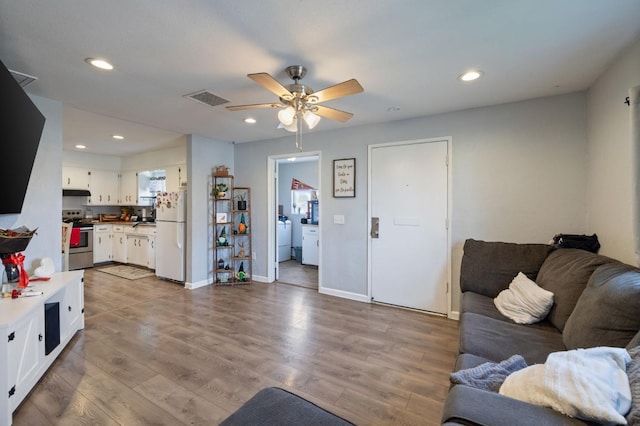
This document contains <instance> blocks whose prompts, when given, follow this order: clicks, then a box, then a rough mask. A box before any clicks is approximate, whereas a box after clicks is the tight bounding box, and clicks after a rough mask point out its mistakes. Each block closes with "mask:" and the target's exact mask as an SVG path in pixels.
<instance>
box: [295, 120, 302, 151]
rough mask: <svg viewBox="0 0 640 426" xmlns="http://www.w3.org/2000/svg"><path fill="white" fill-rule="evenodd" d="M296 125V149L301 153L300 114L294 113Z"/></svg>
mask: <svg viewBox="0 0 640 426" xmlns="http://www.w3.org/2000/svg"><path fill="white" fill-rule="evenodd" d="M296 122H297V123H296V124H297V126H298V129H297V130H296V148H298V150H300V151H302V117H301V114H300V112H298V113H296Z"/></svg>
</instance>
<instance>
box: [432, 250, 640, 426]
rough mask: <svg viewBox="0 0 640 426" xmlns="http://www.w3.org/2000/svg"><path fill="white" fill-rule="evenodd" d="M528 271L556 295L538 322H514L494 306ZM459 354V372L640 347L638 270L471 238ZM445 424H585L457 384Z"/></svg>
mask: <svg viewBox="0 0 640 426" xmlns="http://www.w3.org/2000/svg"><path fill="white" fill-rule="evenodd" d="M519 272H523V273H524V274H526V275H527V277H529V278H530V279H532V280H534V281H535V282H536V283H537V284H538V285H539V286H540V287H542V288H544V289H546V290H549V291H551V292H553V293H554V303H553V306H552V308H551V311H550V312H549V314H548V315H547V317H546V318H545V319H543V320H542V321H540V322H538V323H534V324H529V325H521V324H516V323H514V322H513V321H511V320H510V319H508V318H507V317H505V316H503V315H502V314H501V313H500V312H499V311H498V309H497V308H496V307H495V305H494V303H493V298H495V297H496V296H497V295H498V293H500V291H502V290H504V289H506V288H508V287H509V284H510V283H511V281H512V280H513V278H514V277H515V276H516V275H517V274H518V273H519ZM460 286H461V291H462V299H461V316H460V342H459V356H458V358H457V360H456V363H455V366H454V371H459V370H463V369H467V368H472V367H476V366H478V365H480V364H482V363H485V362H488V361H490V362H496V363H498V362H501V361H504V360H506V359H508V358H509V357H511V356H512V355H516V354H518V355H521V356H522V357H524V359H525V360H526V362H527V364H528V365H533V364H541V363H544V362H545V360H546V358H547V356H548V355H549V354H550V353H551V352H557V351H566V350H569V349H577V348H590V347H596V346H614V347H621V348H624V347H627V348H631V347H633V346H636V345H638V344H639V343H640V342H639V340H640V337H639V336H640V332H639V330H640V270H638V269H637V268H635V267H633V266H630V265H626V264H623V263H621V262H618V261H616V260H614V259H611V258H608V257H605V256H601V255H597V254H594V253H590V252H588V251H585V250H578V249H565V248H558V249H555V248H554V247H553V246H550V245H546V244H514V243H504V242H486V241H477V240H467V241H466V242H465V245H464V254H463V259H462V265H461V277H460ZM442 424H445V425H458V424H462V425H487V426H488V425H492V426H493V425H536V426H540V425H565V424H566V425H584V424H589V423H586V422H584V421H581V420H578V419H574V418H570V417H568V416H565V415H563V414H561V413H559V412H557V411H554V410H552V409H550V408H545V407H541V406H537V405H533V404H529V403H526V402H522V401H518V400H516V399H512V398H509V397H506V396H503V395H500V394H499V393H496V392H491V391H487V390H481V389H478V388H475V387H472V386H467V385H462V384H458V385H453V386H451V388H450V390H449V394H448V396H447V399H446V402H445V406H444V410H443V414H442Z"/></svg>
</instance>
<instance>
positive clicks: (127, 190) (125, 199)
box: [118, 170, 138, 206]
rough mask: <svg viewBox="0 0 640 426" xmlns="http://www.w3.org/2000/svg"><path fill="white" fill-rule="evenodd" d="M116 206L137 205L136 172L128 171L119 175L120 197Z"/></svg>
mask: <svg viewBox="0 0 640 426" xmlns="http://www.w3.org/2000/svg"><path fill="white" fill-rule="evenodd" d="M118 204H120V205H123V206H132V205H136V204H138V172H136V171H131V170H128V171H126V172H122V173H121V174H120V197H119V199H118Z"/></svg>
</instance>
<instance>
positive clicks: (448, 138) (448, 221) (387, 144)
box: [321, 136, 453, 317]
mask: <svg viewBox="0 0 640 426" xmlns="http://www.w3.org/2000/svg"><path fill="white" fill-rule="evenodd" d="M433 142H446V143H447V217H446V218H445V220H446V228H447V288H446V291H445V295H446V298H447V317H451V295H452V294H453V292H452V289H451V209H452V193H451V186H452V176H453V174H452V163H453V161H452V151H453V150H452V145H453V141H452V138H451V136H446V137H440V138H426V139H411V140H404V141H394V142H384V143H378V144H372V145H368V146H367V157H368V158H367V229H368V230H369V234H368V235H367V300H368V301H369V302H370V303H371V301H372V289H371V269H372V265H371V234H370V232H371V212H372V210H373V208H372V205H371V184H372V180H373V176H372V167H371V162H372V151H373V149H375V148H383V147H390V146H401V145H413V144H419V143H433ZM321 217H322V216H321ZM420 312H423V311H420ZM425 312H426V311H425Z"/></svg>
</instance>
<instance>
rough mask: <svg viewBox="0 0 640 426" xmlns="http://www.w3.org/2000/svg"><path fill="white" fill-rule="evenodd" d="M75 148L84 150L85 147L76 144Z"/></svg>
mask: <svg viewBox="0 0 640 426" xmlns="http://www.w3.org/2000/svg"><path fill="white" fill-rule="evenodd" d="M76 148H78V149H85V148H86V146H85V145H80V144H78V145H76Z"/></svg>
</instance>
